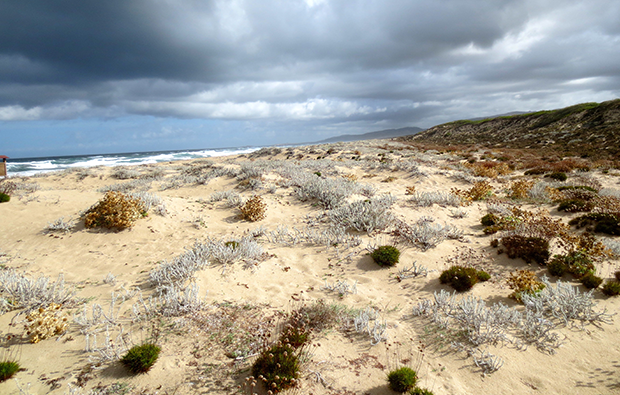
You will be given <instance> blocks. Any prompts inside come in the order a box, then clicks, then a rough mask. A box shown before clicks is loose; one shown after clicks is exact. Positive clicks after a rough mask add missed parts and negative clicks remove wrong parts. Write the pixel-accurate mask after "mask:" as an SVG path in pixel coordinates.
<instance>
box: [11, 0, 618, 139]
mask: <svg viewBox="0 0 620 395" xmlns="http://www.w3.org/2000/svg"><path fill="white" fill-rule="evenodd" d="M619 20H620V5H619V3H618V2H617V1H615V0H590V1H588V2H586V1H577V0H567V1H562V2H557V1H550V0H497V1H492V2H489V1H483V0H393V1H389V2H385V1H379V0H364V1H362V0H290V1H275V0H262V1H251V0H204V1H201V0H176V1H171V0H170V1H168V0H159V1H147V0H132V1H126V0H108V1H90V0H86V1H84V0H81V1H77V0H65V1H48V0H39V1H34V0H33V1H21V2H19V1H10V2H8V1H6V2H1V3H0V122H2V121H4V122H11V121H34V120H54V119H55V120H72V119H115V118H122V117H130V116H134V115H136V116H152V117H156V118H162V119H167V120H170V119H205V120H222V121H227V122H233V123H234V125H235V127H238V126H239V124H238V123H236V122H245V121H248V122H253V123H252V125H254V126H252V127H250V126H247V125H246V127H244V128H243V130H244V131H247V133H251V130H256V131H259V132H260V133H266V134H269V133H272V134H275V135H277V136H279V137H283V136H285V134H286V133H287V132H286V131H287V130H288V131H290V130H294V131H295V133H298V136H305V135H311V134H326V133H327V134H329V133H334V134H337V133H351V132H364V131H370V130H376V129H377V128H381V127H386V128H388V127H399V126H406V125H419V126H425V127H427V126H432V125H433V124H435V123H439V122H444V121H448V120H451V119H454V118H462V117H475V116H481V115H488V114H494V113H501V112H508V111H513V110H530V109H541V108H555V107H560V106H563V105H569V104H573V103H577V102H582V101H601V100H606V99H610V98H613V97H617V96H618V94H619V86H620V27H619V26H620V24H618V23H617V22H618V21H619ZM231 125H232V124H231ZM167 128H168V129H166V130H172V129H170V128H172V126H170V125H167ZM149 130H150V131H149V132H148V133H146V134H144V135H143V138H145V139H151V140H153V141H155V140H156V139H158V138H164V136H169V135H170V133H169V132H167V131H164V130H163V129H162V130H155V129H153V126H152V125H150V124H149ZM178 130H180V131H179V132H178V133H177V135H181V134H183V133H184V132H183V131H184V130H185V131H186V132H185V133H186V135H187V136H190V137H191V136H194V135H195V133H194V134H192V133H193V132H191V131H189V129H187V127H184V128H179V129H178ZM205 130H206V129H205ZM203 132H204V130H203ZM259 132H257V133H259ZM205 133H206V132H205ZM214 133H215V132H214ZM217 133H224V135H226V134H227V133H228V134H229V135H231V136H232V134H234V131H232V130H230V131H228V132H222V131H221V130H218V132H217ZM188 138H189V137H188ZM300 138H301V137H300ZM290 140H291V139H289V141H290Z"/></svg>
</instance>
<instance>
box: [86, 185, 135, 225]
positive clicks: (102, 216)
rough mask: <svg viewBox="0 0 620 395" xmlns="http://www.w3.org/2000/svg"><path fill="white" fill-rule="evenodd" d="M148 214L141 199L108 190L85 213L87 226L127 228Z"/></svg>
mask: <svg viewBox="0 0 620 395" xmlns="http://www.w3.org/2000/svg"><path fill="white" fill-rule="evenodd" d="M145 214H146V210H145V209H144V205H143V203H142V202H141V201H140V199H137V198H133V197H131V196H128V195H126V194H124V193H121V192H114V191H109V192H106V194H105V196H104V197H103V199H101V200H100V201H99V202H98V203H97V204H95V205H94V206H93V207H91V208H90V209H88V211H86V213H85V215H84V225H85V226H86V227H87V228H95V227H103V228H108V229H111V228H118V229H125V228H130V227H131V226H133V224H134V222H136V220H137V219H138V218H140V217H142V216H144V215H145Z"/></svg>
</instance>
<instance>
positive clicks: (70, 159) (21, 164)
mask: <svg viewBox="0 0 620 395" xmlns="http://www.w3.org/2000/svg"><path fill="white" fill-rule="evenodd" d="M258 149H260V147H240V148H221V149H201V150H184V151H157V152H130V153H123V154H105V155H82V156H55V157H45V158H24V159H9V160H8V161H7V173H8V175H9V176H10V177H13V176H32V175H35V174H38V173H49V172H53V171H59V170H65V169H69V168H75V167H95V166H110V167H112V166H120V165H123V166H136V165H145V164H150V163H159V162H173V161H177V160H187V159H197V158H210V157H216V156H227V155H238V154H248V153H250V152H254V151H256V150H258Z"/></svg>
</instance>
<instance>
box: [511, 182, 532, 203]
mask: <svg viewBox="0 0 620 395" xmlns="http://www.w3.org/2000/svg"><path fill="white" fill-rule="evenodd" d="M532 187H534V181H530V180H517V181H515V182H513V183H512V184H510V192H508V197H509V198H511V199H527V198H528V197H529V193H530V190H531V189H532Z"/></svg>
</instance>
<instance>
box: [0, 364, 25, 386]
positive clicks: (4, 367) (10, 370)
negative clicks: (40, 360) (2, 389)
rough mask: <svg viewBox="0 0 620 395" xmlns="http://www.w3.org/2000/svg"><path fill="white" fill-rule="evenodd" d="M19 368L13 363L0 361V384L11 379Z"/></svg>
mask: <svg viewBox="0 0 620 395" xmlns="http://www.w3.org/2000/svg"><path fill="white" fill-rule="evenodd" d="M20 369H21V367H20V366H19V364H18V363H17V362H15V361H1V362H0V382H3V381H6V380H8V379H10V378H11V377H13V375H14V374H15V373H17V372H19V371H20Z"/></svg>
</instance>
